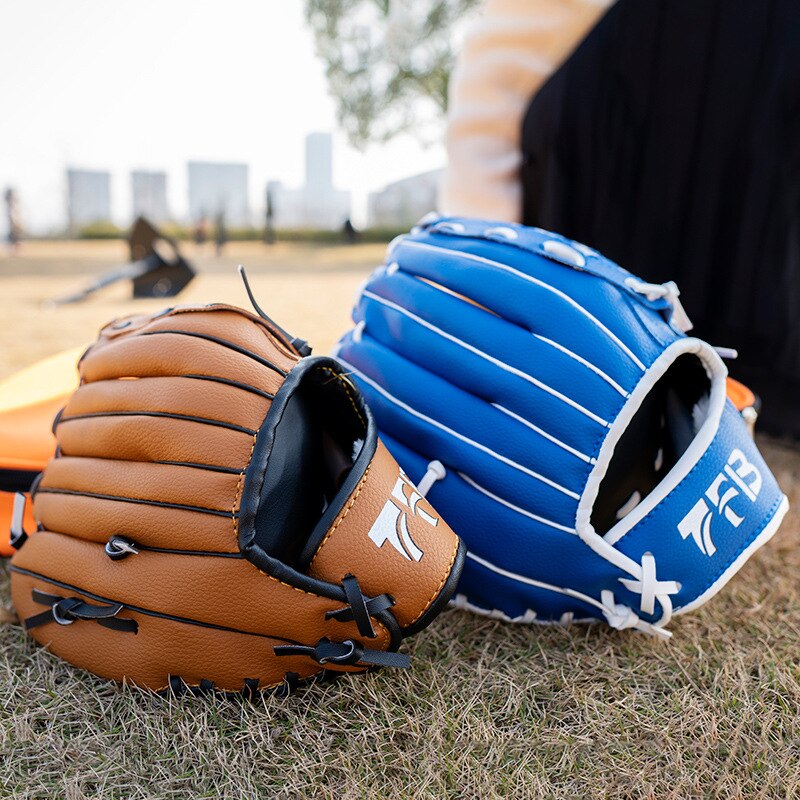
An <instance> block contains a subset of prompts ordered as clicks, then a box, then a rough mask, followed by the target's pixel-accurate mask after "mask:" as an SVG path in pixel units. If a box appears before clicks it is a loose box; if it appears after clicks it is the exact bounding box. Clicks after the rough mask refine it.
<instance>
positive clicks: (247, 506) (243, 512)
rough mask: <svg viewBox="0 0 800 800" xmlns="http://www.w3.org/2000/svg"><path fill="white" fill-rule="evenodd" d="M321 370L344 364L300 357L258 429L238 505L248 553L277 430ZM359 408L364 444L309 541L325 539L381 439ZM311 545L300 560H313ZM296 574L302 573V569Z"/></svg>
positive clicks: (244, 548) (242, 544)
mask: <svg viewBox="0 0 800 800" xmlns="http://www.w3.org/2000/svg"><path fill="white" fill-rule="evenodd" d="M320 369H326V370H327V369H330V370H333V371H334V372H335V373H336V374H344V371H343V369H342V366H341V364H339V362H338V361H335V360H334V359H332V358H327V357H324V356H309V357H307V358H303V359H301V360H300V361H299V362H298V363H297V366H296V367H295V368H294V369H293V370H292V371H291V372H290V373H289V376H288V377H287V379H286V381H285V382H284V384H283V385H282V386H281V388H280V389H279V390H278V392H277V393H276V395H275V399H274V400H273V402H272V405H271V407H270V409H269V412H268V413H267V416H266V418H265V419H264V422H263V424H262V425H261V428H260V429H259V432H258V435H257V437H256V443H255V447H254V449H253V456H252V458H251V459H250V465H249V466H248V468H247V470H246V472H245V481H244V489H243V491H242V500H241V505H240V507H239V547H240V548H241V550H242V552H244V553H245V555H246V554H247V551H248V549H249V548H250V547H251V546H252V545H253V544H254V542H255V539H256V516H257V514H258V509H259V504H260V502H261V499H262V492H263V489H264V481H265V477H266V472H267V466H268V461H269V457H270V454H271V452H272V447H273V443H274V440H275V430H276V428H277V426H278V424H279V423H280V421H281V418H282V416H283V413H284V411H285V409H286V406H287V405H288V403H289V400H290V399H291V397H292V395H293V394H294V393H295V392H296V391H297V389H298V388H299V387H300V385H301V383H302V382H303V380H304V378H306V376H307V374H308V373H309V372H311V371H315V370H320ZM357 397H358V398H359V400H360V395H357ZM358 410H359V411H360V412H361V413H362V414H363V416H364V420H365V422H366V431H365V435H364V444H363V446H362V448H361V451H360V452H359V454H358V456H357V458H356V460H355V462H354V464H353V466H352V468H351V469H350V471H349V473H348V474H347V476H346V478H345V480H344V481H343V483H342V486H341V487H340V489H339V491H338V492H337V493H336V496H335V497H334V498H333V500H332V501H331V502H330V504H329V505H328V508H327V509H326V510H325V512H324V513H323V515H322V516H321V518H320V520H319V522H318V523H317V525H316V526H315V528H314V531H313V533H312V534H311V536H310V537H309V542H311V541H312V540H314V541H317V542H319V541H321V540H322V537H323V536H324V535H325V532H326V531H327V530H328V529H329V528H330V525H331V524H332V522H333V520H334V519H335V518H336V515H337V514H338V513H339V511H340V510H341V508H342V507H343V506H344V504H345V503H346V502H347V498H348V497H350V495H351V494H352V492H353V489H355V487H356V485H357V484H358V481H359V480H360V479H361V477H362V476H363V475H364V472H366V469H367V467H368V466H369V464H370V462H371V461H372V458H373V456H374V454H375V449H376V447H377V442H378V436H377V431H376V427H375V422H374V420H373V419H372V415H371V414H370V412H369V410H368V409H367V407H366V404H364V403H363V401H361V408H359V409H358ZM309 548H310V545H306V546H305V547H304V550H303V554H302V555H301V561H302V562H304V563H308V561H310V557H309V556H308V550H309ZM315 550H316V547H314V548H313V550H311V554H312V555H313V552H314V551H315ZM262 552H263V551H262ZM265 555H266V554H265ZM276 563H277V562H276ZM297 574H298V575H300V573H299V572H298V573H297ZM356 577H358V576H356Z"/></svg>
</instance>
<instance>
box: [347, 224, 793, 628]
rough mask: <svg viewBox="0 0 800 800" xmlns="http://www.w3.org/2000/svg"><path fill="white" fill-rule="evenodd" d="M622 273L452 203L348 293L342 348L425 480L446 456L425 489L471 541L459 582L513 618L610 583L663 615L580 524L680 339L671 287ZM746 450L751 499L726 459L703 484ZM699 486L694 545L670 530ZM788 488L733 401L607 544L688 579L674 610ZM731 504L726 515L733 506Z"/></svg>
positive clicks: (393, 438)
mask: <svg viewBox="0 0 800 800" xmlns="http://www.w3.org/2000/svg"><path fill="white" fill-rule="evenodd" d="M509 229H510V230H511V234H509V232H508V231H509ZM552 242H556V243H558V244H557V245H555V246H554V245H552V244H548V243H552ZM562 245H565V246H566V248H567V249H566V250H565V249H564V248H563V247H562ZM548 247H549V248H550V249H551V250H553V251H554V252H555V254H556V257H554V255H553V253H551V252H548V250H547V249H548ZM561 254H565V258H566V260H564V259H563V258H560V255H561ZM570 259H572V260H574V261H575V262H576V263H577V264H579V266H575V265H574V264H570V263H568V262H569V260H570ZM626 278H630V275H629V273H627V272H625V271H624V270H622V269H620V268H619V267H618V266H617V265H615V264H613V263H612V262H610V261H608V260H606V259H604V258H602V257H601V256H599V255H597V254H596V253H594V252H593V251H590V250H589V249H588V248H583V247H581V246H580V245H576V244H575V243H574V242H570V240H568V239H565V238H563V237H560V236H557V235H555V234H550V233H548V232H546V231H541V230H539V229H535V228H525V227H523V226H518V225H508V224H507V223H492V222H486V221H480V220H467V219H445V220H439V221H436V222H434V223H430V224H428V225H426V226H423V227H421V228H418V229H415V231H414V232H412V233H411V234H409V235H408V236H406V237H401V238H400V239H399V240H396V241H395V242H394V243H393V245H392V246H391V248H390V250H389V252H388V253H387V257H386V263H385V264H384V266H383V267H381V268H379V269H377V270H376V271H375V272H374V273H373V275H372V276H371V278H370V280H369V281H368V282H367V284H366V286H365V288H364V291H363V292H362V293H361V295H360V297H359V299H358V301H357V303H356V306H355V308H354V311H353V320H354V322H355V323H357V327H356V328H355V329H354V330H353V331H350V332H349V333H347V334H346V335H345V336H344V337H343V338H342V340H341V341H340V343H339V346H338V351H337V355H338V357H339V358H340V359H341V360H342V361H343V362H344V363H345V366H346V367H348V368H350V369H352V370H353V377H354V379H355V380H356V382H357V383H358V384H359V387H360V388H361V390H362V391H363V392H364V394H365V396H366V399H367V401H368V403H369V405H370V407H371V409H372V411H373V413H374V415H375V419H376V421H377V424H378V428H379V430H380V432H381V435H382V437H383V439H384V441H385V443H386V445H387V447H388V448H389V450H390V451H391V452H392V453H393V455H394V456H395V458H397V460H398V461H399V462H400V464H401V466H403V468H404V469H405V470H406V472H407V473H408V474H409V476H410V477H411V479H412V480H414V481H417V482H418V481H419V480H420V479H421V478H422V476H423V475H424V473H425V471H426V467H427V464H428V463H429V462H430V461H432V460H439V461H441V462H443V464H444V465H445V467H446V469H447V476H446V477H445V478H444V479H443V480H442V481H440V482H438V483H436V484H434V486H433V488H432V489H431V491H430V494H429V497H430V499H431V502H432V503H433V504H434V506H435V507H436V508H437V509H438V510H439V511H440V512H441V513H442V514H443V516H444V517H445V518H446V519H447V521H448V522H449V524H450V525H451V526H452V527H453V529H454V530H455V531H456V532H457V533H458V534H459V535H460V536H461V537H462V538H463V539H464V541H465V542H466V544H467V547H468V548H469V551H470V554H471V555H472V558H468V560H467V565H466V567H465V570H464V573H463V576H462V579H461V584H460V586H459V590H458V591H459V592H460V593H462V594H463V595H465V596H466V597H467V599H468V600H469V602H470V603H471V604H473V605H475V606H479V607H481V608H484V609H487V610H491V609H497V610H499V611H501V612H502V613H504V614H506V615H507V616H509V617H512V618H514V617H519V616H523V615H525V613H526V612H527V611H529V610H532V611H534V612H535V614H536V616H537V618H538V619H555V620H558V619H559V618H561V616H562V615H563V614H564V613H574V614H575V615H576V616H578V617H587V616H596V617H600V618H603V611H602V609H600V608H598V604H599V603H600V602H601V594H602V593H603V592H604V591H606V592H608V591H611V592H613V593H614V598H615V602H616V603H622V604H625V605H627V606H630V607H631V608H633V609H634V610H635V611H636V613H637V614H638V615H639V616H640V617H641V618H642V619H643V620H647V621H650V622H654V621H656V620H658V619H659V618H660V616H661V613H662V609H661V608H660V607H659V603H656V608H655V610H654V611H653V613H647V612H646V611H642V610H641V609H640V608H639V602H640V599H641V597H640V596H639V595H638V594H637V593H636V592H635V591H631V590H629V589H628V588H626V587H625V585H623V584H622V583H621V582H620V580H621V579H630V578H631V573H630V572H629V571H626V570H625V569H621V568H620V567H618V566H615V565H614V564H612V563H611V562H610V561H609V560H607V559H606V558H604V557H603V556H602V555H600V554H598V553H597V552H595V551H594V550H592V549H591V548H590V547H588V546H587V545H586V544H585V543H584V541H582V540H581V538H580V537H579V536H578V535H577V534H576V533H575V531H574V529H575V525H576V512H577V509H578V502H579V498H580V496H581V495H582V494H583V492H584V490H585V487H586V484H587V480H588V479H589V476H590V474H591V472H592V469H593V467H594V463H595V460H596V459H597V458H598V456H599V454H600V452H601V447H602V445H603V442H604V440H605V439H606V436H607V435H608V433H609V430H610V426H611V425H613V423H614V421H615V420H616V419H617V417H618V416H619V414H620V412H621V410H622V409H623V407H624V406H625V404H626V402H627V401H628V397H629V394H630V393H631V392H632V391H633V390H634V389H635V388H636V386H637V385H638V384H639V383H640V382H641V381H642V380H643V378H644V377H645V375H646V372H647V370H648V369H649V368H650V367H651V365H652V364H653V362H654V361H655V360H656V359H657V358H658V357H659V356H660V355H661V354H662V353H663V352H664V350H665V349H666V348H667V347H669V346H670V345H674V344H675V343H676V342H678V341H679V340H681V339H684V338H685V335H684V334H683V333H682V332H681V331H680V330H678V329H677V328H676V327H675V326H674V325H673V324H672V323H671V322H670V319H671V307H670V305H669V303H667V301H666V300H665V299H664V298H659V299H656V300H650V299H648V298H647V297H645V296H644V295H642V294H639V293H637V292H636V291H633V290H632V289H631V287H630V286H629V285H628V284H626V282H625V281H626ZM737 448H738V450H739V451H741V454H742V455H743V457H744V458H745V459H746V461H748V462H750V463H751V464H752V465H753V466H754V467H755V469H756V470H757V472H758V474H759V475H760V477H761V479H762V480H761V483H762V485H761V487H760V491H759V493H758V496H757V498H755V500H751V499H749V498H748V497H747V496H746V495H747V492H748V490H747V489H742V487H741V486H740V485H738V484H737V483H736V480H735V479H732V478H730V476H729V475H728V474H727V473H725V474H726V475H727V478H726V480H727V482H722V483H720V484H719V486H720V487H721V488H722V490H723V493H724V491H726V490H728V495H726V496H727V498H728V499H727V500H726V501H725V503H723V502H722V500H721V499H720V500H719V503H718V504H717V506H715V505H714V503H713V502H712V500H711V499H708V497H710V496H708V495H707V494H706V493H707V491H708V490H709V486H710V485H711V484H712V483H714V481H715V479H716V477H717V476H718V475H719V474H720V472H721V471H722V472H723V473H724V472H725V467H726V464H728V461H729V459H730V458H731V453H732V452H733V451H736V450H737ZM738 466H741V465H740V464H739V465H738ZM731 469H733V467H731ZM743 469H744V468H743ZM729 471H730V470H729ZM745 471H746V470H745ZM731 489H733V490H734V491H738V492H739V495H741V496H738V495H737V496H734V495H731V494H730V490H731ZM712 494H713V493H712ZM703 497H707V500H706V501H705V502H707V504H708V505H709V514H711V516H712V517H713V519H712V520H711V530H712V534H711V536H712V538H713V543H714V544H713V547H714V548H716V549H715V551H714V552H713V553H707V552H703V549H702V547H703V539H702V537H701V536H700V535H699V533H698V536H697V538H698V540H699V542H700V544H699V545H698V542H697V541H696V538H695V536H694V535H688V536H687V537H686V538H684V535H683V534H682V533H681V532H680V531H679V530H678V523H679V522H680V521H681V520H682V519H683V518H684V517H685V516H686V515H687V514H688V513H689V512H690V511H691V510H692V509H693V508H694V507H695V506H696V504H697V503H699V502H700V499H701V498H703ZM781 498H782V495H781V493H780V490H779V488H778V486H777V484H776V483H775V481H774V479H773V478H772V476H771V475H770V473H769V470H768V469H767V467H766V465H765V464H764V463H763V461H762V460H761V457H760V456H759V454H758V452H757V450H756V448H755V445H754V444H753V443H752V441H751V440H750V438H749V436H748V434H747V432H746V430H745V427H744V425H743V423H742V422H741V419H740V417H739V415H738V413H737V412H736V411H735V410H734V409H733V408H732V407H731V406H730V405H728V407H727V408H726V410H725V412H724V414H723V417H722V422H721V424H720V429H719V431H718V433H717V435H716V436H715V437H714V439H713V441H712V443H711V445H710V446H709V447H708V449H707V452H705V454H704V455H703V456H702V458H700V460H699V461H698V463H697V464H696V465H695V466H694V468H693V469H692V470H691V471H690V472H689V474H688V476H687V477H686V478H685V479H684V481H683V482H682V483H681V484H680V485H679V486H678V487H677V488H676V489H674V490H673V491H672V492H671V493H670V494H669V495H668V496H667V497H666V498H665V499H664V500H663V501H662V502H661V503H659V504H658V505H657V507H656V508H655V509H654V510H653V511H652V512H651V513H650V514H649V515H647V516H646V517H645V518H644V519H643V520H642V521H641V522H639V523H638V524H636V525H635V526H634V528H633V529H632V530H631V531H630V532H629V533H627V535H625V536H624V537H623V538H622V539H620V541H619V542H617V543H616V544H615V545H614V546H615V547H616V548H617V549H618V551H619V552H620V553H624V554H625V555H627V556H629V558H630V559H631V561H632V562H635V564H636V565H638V564H639V563H640V562H641V561H642V556H643V554H645V553H648V552H649V553H652V554H653V556H654V557H655V561H656V566H657V578H658V580H670V581H679V582H680V585H681V588H680V591H678V592H676V593H675V594H673V595H672V602H673V605H674V606H675V607H676V608H677V607H680V606H683V605H685V604H687V603H689V602H691V601H692V600H693V599H695V598H697V597H698V596H700V595H701V594H702V593H703V592H704V591H706V590H707V589H708V588H709V586H710V585H711V584H713V583H714V581H715V579H717V578H718V577H719V576H720V575H721V574H722V573H723V572H724V571H725V569H726V568H727V567H728V566H729V565H730V564H731V563H733V561H735V560H736V558H737V557H738V555H739V554H740V553H741V552H742V550H743V549H744V548H745V547H747V545H748V544H749V543H750V542H751V541H752V540H753V539H754V538H755V537H756V536H757V535H758V534H759V532H760V531H762V530H763V528H764V526H765V525H766V524H767V523H768V521H769V520H770V519H771V518H772V517H773V516H774V514H775V513H776V509H777V507H778V504H779V502H780V500H781ZM720 504H721V505H720ZM726 508H727V509H729V510H730V512H731V514H732V516H730V518H729V517H727V516H726V513H727V512H726ZM745 512H746V513H745ZM698 514H699V512H697V513H696V514H695V516H696V517H697V516H698ZM739 517H741V521H740V522H739V523H738V525H736V526H734V525H733V524H732V523H731V522H730V519H734V520H736V519H739ZM698 519H699V517H698ZM687 524H688V523H687ZM698 524H699V523H698ZM684 527H685V526H684ZM475 557H477V559H481V560H485V561H488V562H490V563H491V565H492V566H493V567H494V568H495V569H494V570H492V569H488V568H486V567H485V566H483V565H482V564H481V563H479V561H478V560H476V558H475ZM504 572H508V573H512V575H515V576H517V578H514V577H508V576H507V575H503V574H501V573H504ZM526 580H529V581H531V580H532V581H539V582H542V583H545V584H547V585H548V586H552V587H554V588H552V589H547V588H542V587H539V586H531V585H530V584H529V583H526V582H525V581H526ZM564 587H570V588H571V589H572V590H575V591H576V592H578V593H581V594H583V595H586V596H587V597H589V598H593V600H594V602H584V601H582V600H581V599H580V598H579V597H575V596H570V595H568V594H565V593H564V592H563V591H560V590H562V589H563V588H564ZM528 616H530V615H528Z"/></svg>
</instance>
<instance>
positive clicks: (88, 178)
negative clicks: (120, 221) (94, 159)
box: [67, 169, 111, 229]
mask: <svg viewBox="0 0 800 800" xmlns="http://www.w3.org/2000/svg"><path fill="white" fill-rule="evenodd" d="M67 219H68V221H69V227H70V228H71V229H75V228H81V227H83V226H84V225H91V224H92V223H93V222H105V221H109V220H110V219H111V174H110V173H108V172H97V171H94V170H87V169H68V170H67Z"/></svg>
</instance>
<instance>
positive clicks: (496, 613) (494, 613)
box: [450, 594, 600, 628]
mask: <svg viewBox="0 0 800 800" xmlns="http://www.w3.org/2000/svg"><path fill="white" fill-rule="evenodd" d="M450 606H451V607H452V608H457V609H459V610H460V611H470V612H471V613H473V614H478V615H479V616H481V617H488V618H489V619H499V620H501V621H502V622H512V623H514V624H515V625H550V626H553V625H561V626H563V627H565V628H566V627H567V626H568V625H575V624H577V625H593V624H595V623H597V622H600V619H599V618H598V617H583V618H576V617H575V615H574V614H573V613H572V612H571V611H565V612H564V613H563V614H562V615H561V617H560V618H559V619H538V618H537V617H536V612H535V611H534V610H533V609H530V608H529V609H527V610H526V611H525V613H524V614H522V615H521V616H519V617H509V616H508V614H506V613H505V612H504V611H500V609H498V608H481V606H476V605H475V604H474V603H470V601H469V599H468V598H467V596H466V595H465V594H456V595H455V596H454V597H453V599H452V600H451V601H450Z"/></svg>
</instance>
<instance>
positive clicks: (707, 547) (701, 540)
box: [678, 448, 762, 556]
mask: <svg viewBox="0 0 800 800" xmlns="http://www.w3.org/2000/svg"><path fill="white" fill-rule="evenodd" d="M761 483H762V478H761V473H760V472H759V471H758V469H756V467H754V466H753V465H752V464H751V463H750V462H749V461H748V460H747V459H746V458H745V455H744V453H742V451H741V450H739V449H738V448H734V449H733V450H731V454H730V455H729V456H728V463H727V464H726V465H725V467H724V468H723V470H722V472H720V473H719V474H718V475H717V476H716V478H714V480H713V481H712V482H711V485H710V486H709V487H708V489H706V493H705V497H706V498H708V500H710V501H711V504H712V506H713V508H716V509H717V511H718V512H719V513H720V514H724V516H725V519H727V520H728V522H730V524H731V525H733V527H734V528H738V527H739V526H740V525H741V524H742V522H743V521H744V516H740V515H739V514H737V513H736V512H735V511H734V510H733V509H732V508H730V507H729V505H728V504H729V503H730V502H731V500H733V499H734V498H735V497H738V496H740V495H742V494H743V495H744V496H745V497H747V498H748V499H749V500H750V502H751V503H753V502H755V500H756V498H757V497H758V493H759V492H760V491H761ZM713 508H711V507H710V506H709V504H708V503H707V502H706V500H705V499H704V498H702V497H701V498H700V499H699V500H698V501H697V502H696V503H695V504H694V506H692V508H691V510H690V511H689V513H688V514H687V515H686V516H685V517H684V518H683V519H682V520H681V521H680V522H679V523H678V532H679V533H680V535H681V536H682V537H683V538H684V539H688V538H689V536H691V537H692V538H693V539H694V541H695V544H696V545H697V546H698V547H699V548H700V552H701V553H703V554H704V555H707V556H713V555H714V553H716V552H717V548H716V546H715V545H714V542H713V540H712V539H711V520H712V518H713V516H714V511H713Z"/></svg>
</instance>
